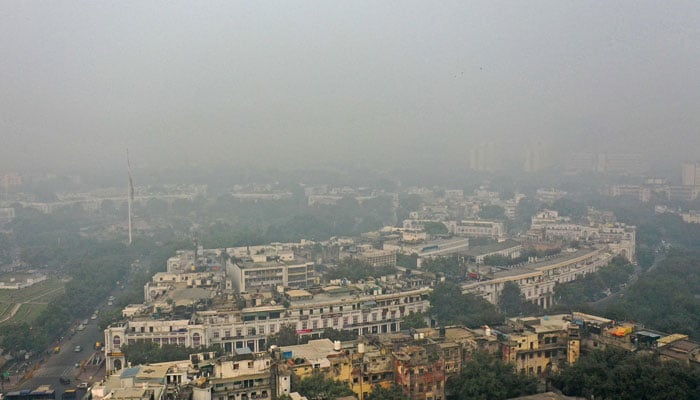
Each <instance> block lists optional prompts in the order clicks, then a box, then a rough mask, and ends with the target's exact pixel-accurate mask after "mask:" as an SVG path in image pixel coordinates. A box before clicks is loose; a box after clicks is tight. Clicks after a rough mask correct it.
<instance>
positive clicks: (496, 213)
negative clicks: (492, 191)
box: [479, 204, 506, 220]
mask: <svg viewBox="0 0 700 400" xmlns="http://www.w3.org/2000/svg"><path fill="white" fill-rule="evenodd" d="M479 217H480V218H483V219H495V220H503V219H506V210H505V209H504V208H503V207H501V206H499V205H496V204H493V205H488V206H484V207H482V208H481V210H480V211H479Z"/></svg>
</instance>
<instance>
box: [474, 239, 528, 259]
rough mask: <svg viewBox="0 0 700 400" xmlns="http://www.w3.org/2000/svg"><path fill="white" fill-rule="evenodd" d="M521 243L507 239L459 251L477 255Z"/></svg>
mask: <svg viewBox="0 0 700 400" xmlns="http://www.w3.org/2000/svg"><path fill="white" fill-rule="evenodd" d="M520 245H522V243H520V242H518V241H516V240H513V239H508V240H506V241H505V242H500V243H492V244H486V245H483V246H474V247H471V248H469V250H465V251H461V252H460V254H462V255H465V256H470V257H477V256H480V255H484V254H490V253H495V252H497V251H501V250H506V249H510V248H513V247H516V246H520Z"/></svg>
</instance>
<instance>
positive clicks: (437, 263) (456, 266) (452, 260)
mask: <svg viewBox="0 0 700 400" xmlns="http://www.w3.org/2000/svg"><path fill="white" fill-rule="evenodd" d="M423 269H425V270H426V271H430V272H432V273H435V274H443V275H445V276H446V277H448V278H451V279H461V278H463V277H464V276H465V275H466V273H467V270H466V268H465V267H464V266H462V263H461V262H460V261H459V258H458V257H457V256H456V255H454V256H450V257H444V256H443V257H435V258H431V259H427V260H425V262H424V263H423Z"/></svg>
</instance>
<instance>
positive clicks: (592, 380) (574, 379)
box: [551, 348, 700, 400]
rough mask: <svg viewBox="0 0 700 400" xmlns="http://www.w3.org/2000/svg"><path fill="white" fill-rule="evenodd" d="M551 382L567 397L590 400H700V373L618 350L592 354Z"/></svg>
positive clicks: (652, 356) (654, 357) (598, 351)
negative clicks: (592, 399)
mask: <svg viewBox="0 0 700 400" xmlns="http://www.w3.org/2000/svg"><path fill="white" fill-rule="evenodd" d="M551 379H552V383H553V384H554V386H556V387H557V388H559V389H560V390H561V391H562V392H564V394H566V395H569V396H584V397H586V398H589V399H590V398H593V397H594V396H595V398H596V399H602V400H605V399H610V400H613V399H615V400H638V399H647V400H656V399H659V400H661V399H678V400H685V399H688V400H690V399H699V398H700V370H698V369H694V368H688V367H685V366H682V365H680V364H678V363H676V362H661V361H660V360H659V359H658V357H657V356H655V355H652V354H637V353H631V352H628V351H624V350H620V349H615V348H608V349H606V350H605V351H600V350H597V351H593V352H591V353H589V354H587V355H586V356H583V357H581V358H579V359H578V361H577V362H576V363H575V364H574V365H573V366H571V367H568V368H566V369H564V370H563V371H562V372H560V373H559V374H558V375H555V376H553V377H552V378H551Z"/></svg>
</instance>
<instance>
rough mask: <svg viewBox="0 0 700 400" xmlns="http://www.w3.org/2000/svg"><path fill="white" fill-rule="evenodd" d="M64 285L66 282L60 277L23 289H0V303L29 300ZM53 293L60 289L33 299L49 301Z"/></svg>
mask: <svg viewBox="0 0 700 400" xmlns="http://www.w3.org/2000/svg"><path fill="white" fill-rule="evenodd" d="M65 285H66V283H65V282H63V281H62V280H60V279H47V280H45V281H43V282H39V283H37V284H34V285H32V286H30V287H28V288H24V289H0V303H22V302H25V301H31V300H32V299H34V298H36V297H39V296H42V295H44V294H46V293H48V292H53V291H54V290H56V289H59V288H63V287H65ZM54 293H60V291H56V292H53V293H51V294H50V295H47V296H42V297H39V298H38V299H36V300H35V301H40V302H44V301H51V299H52V298H53V294H54Z"/></svg>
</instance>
